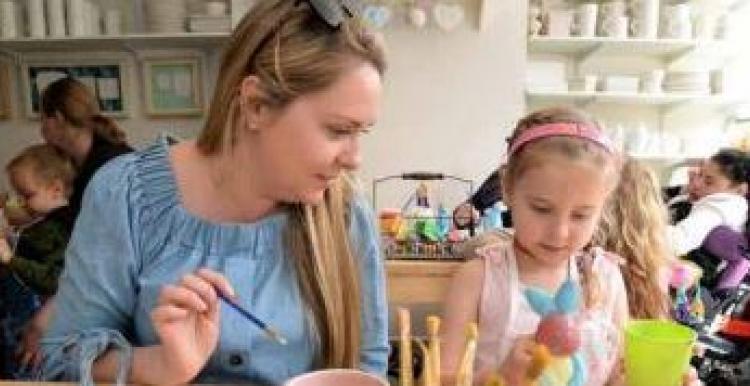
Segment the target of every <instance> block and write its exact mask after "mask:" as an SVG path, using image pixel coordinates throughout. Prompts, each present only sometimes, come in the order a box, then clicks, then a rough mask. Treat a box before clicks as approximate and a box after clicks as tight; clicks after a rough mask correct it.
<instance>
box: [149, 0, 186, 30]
mask: <svg viewBox="0 0 750 386" xmlns="http://www.w3.org/2000/svg"><path fill="white" fill-rule="evenodd" d="M144 7H145V12H146V28H147V29H148V31H149V32H151V33H175V32H185V21H186V18H187V6H186V4H185V0H146V1H144Z"/></svg>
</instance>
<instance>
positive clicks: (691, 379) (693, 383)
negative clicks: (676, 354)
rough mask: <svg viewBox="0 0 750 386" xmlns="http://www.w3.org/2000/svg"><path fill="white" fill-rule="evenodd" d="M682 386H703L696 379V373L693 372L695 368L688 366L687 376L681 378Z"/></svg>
mask: <svg viewBox="0 0 750 386" xmlns="http://www.w3.org/2000/svg"><path fill="white" fill-rule="evenodd" d="M682 385H683V386H703V382H701V380H700V379H698V372H697V371H695V367H693V366H690V368H689V369H688V372H687V374H685V375H684V376H683V377H682Z"/></svg>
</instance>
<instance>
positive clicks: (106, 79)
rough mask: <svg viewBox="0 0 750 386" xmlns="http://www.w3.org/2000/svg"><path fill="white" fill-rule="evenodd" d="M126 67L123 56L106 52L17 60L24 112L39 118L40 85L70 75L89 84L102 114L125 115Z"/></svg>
mask: <svg viewBox="0 0 750 386" xmlns="http://www.w3.org/2000/svg"><path fill="white" fill-rule="evenodd" d="M130 67H131V65H130V64H129V63H128V62H127V60H126V59H125V58H123V57H117V56H110V55H102V56H101V57H97V56H94V57H88V58H86V59H80V58H78V59H73V58H69V57H59V58H55V57H53V58H49V57H46V58H33V57H31V58H25V59H24V60H23V62H22V64H21V80H22V87H23V90H24V93H23V94H24V104H25V109H26V112H27V115H28V117H29V118H32V119H36V118H39V108H40V103H41V93H42V91H43V90H44V88H46V86H47V85H49V84H50V83H52V82H54V81H55V80H58V79H60V78H63V77H66V76H72V77H74V78H76V79H78V80H79V81H81V82H82V83H83V84H85V85H87V86H89V89H90V90H91V92H92V93H93V94H94V96H95V97H96V99H97V100H98V101H99V108H100V110H101V112H102V115H105V116H109V117H113V118H126V117H129V116H130V98H129V90H130V87H129V85H130V78H131V76H130V75H131V68H130Z"/></svg>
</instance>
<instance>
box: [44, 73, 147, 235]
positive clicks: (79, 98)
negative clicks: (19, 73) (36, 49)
mask: <svg viewBox="0 0 750 386" xmlns="http://www.w3.org/2000/svg"><path fill="white" fill-rule="evenodd" d="M41 120H42V126H41V133H42V137H43V138H44V141H45V142H46V143H48V144H50V145H52V146H54V147H56V148H57V149H59V150H60V151H62V152H63V153H65V154H66V155H67V156H69V157H70V158H71V159H72V160H73V163H74V164H75V167H76V170H77V176H76V179H75V181H74V183H73V192H72V194H71V196H70V209H71V211H72V213H73V218H72V220H75V218H76V217H77V216H78V213H79V212H80V210H81V201H82V200H83V193H84V191H85V190H86V187H87V186H88V183H89V181H90V180H91V178H92V177H93V176H94V173H96V171H97V170H99V168H100V167H102V165H104V164H105V163H107V162H108V161H109V160H111V159H113V158H115V157H117V156H119V155H122V154H126V153H129V152H131V151H133V149H132V148H131V147H130V145H128V143H127V141H126V138H125V137H126V136H125V132H124V131H123V130H122V129H121V128H120V127H119V126H118V125H117V123H116V122H115V121H114V120H113V119H112V118H109V117H105V116H104V115H102V113H101V111H100V109H99V102H98V101H97V100H96V97H95V96H94V94H92V92H91V90H89V88H88V87H86V85H84V84H83V83H81V82H80V81H78V80H76V79H75V78H70V77H68V78H62V79H59V80H57V81H55V82H52V83H50V84H49V86H47V88H45V89H44V91H42V96H41ZM72 226H73V224H71V228H72Z"/></svg>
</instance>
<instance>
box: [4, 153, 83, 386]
mask: <svg viewBox="0 0 750 386" xmlns="http://www.w3.org/2000/svg"><path fill="white" fill-rule="evenodd" d="M6 171H7V173H8V180H9V181H10V183H11V185H12V186H13V189H14V190H15V191H16V194H18V195H19V196H20V197H21V199H22V204H23V205H22V207H23V208H24V209H25V211H26V212H27V213H29V214H30V215H31V222H30V223H28V224H26V225H25V226H23V227H21V228H20V229H19V230H18V231H17V236H16V237H14V239H15V240H8V239H6V238H0V325H2V326H3V327H4V328H3V329H2V330H0V350H1V351H2V356H3V361H2V363H3V368H2V374H1V375H2V376H3V377H14V378H16V377H22V376H23V374H24V373H25V372H24V370H25V368H26V367H27V366H26V365H27V364H28V362H29V360H30V359H32V358H28V357H25V358H19V359H21V361H20V363H19V361H18V360H16V358H14V356H15V355H16V352H17V351H18V349H19V342H18V337H19V335H20V334H21V331H22V330H23V329H25V326H26V324H27V322H29V321H30V320H31V319H32V315H34V313H36V312H37V309H38V307H39V305H40V304H39V303H40V301H41V302H45V301H46V300H47V299H49V298H50V297H51V296H52V295H53V294H54V293H55V290H56V289H57V279H58V277H59V275H60V272H61V271H62V268H63V260H64V256H65V247H66V246H67V245H68V239H69V237H70V232H71V229H70V227H69V226H68V224H69V223H70V222H71V216H72V213H71V210H70V207H69V206H68V199H69V197H70V194H71V192H72V189H73V179H74V177H75V171H74V169H73V163H72V162H71V160H70V159H69V158H67V157H66V156H65V155H63V154H62V153H61V152H60V151H58V150H57V149H55V148H54V147H52V146H49V145H34V146H31V147H28V148H26V149H24V150H23V151H22V152H21V153H20V154H19V155H17V156H16V157H15V158H13V159H12V160H11V161H10V162H9V163H8V165H7V167H6ZM11 244H12V245H11Z"/></svg>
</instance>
